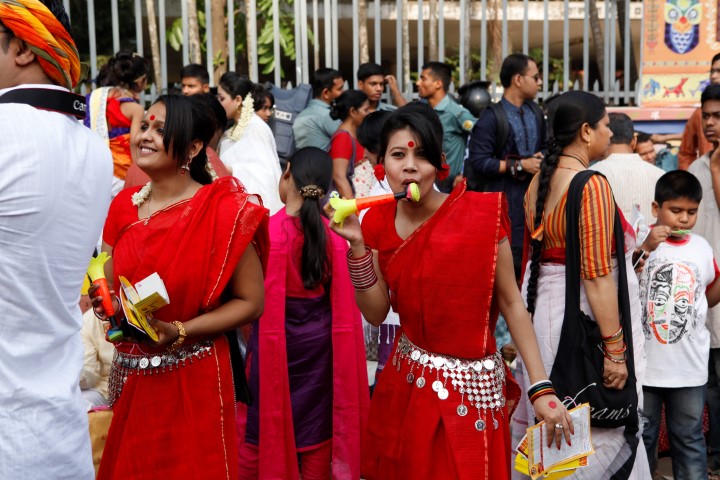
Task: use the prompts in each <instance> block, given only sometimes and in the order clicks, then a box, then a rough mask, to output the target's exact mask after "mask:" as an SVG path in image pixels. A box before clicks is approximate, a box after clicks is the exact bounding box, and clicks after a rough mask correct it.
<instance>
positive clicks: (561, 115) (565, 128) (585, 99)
mask: <svg viewBox="0 0 720 480" xmlns="http://www.w3.org/2000/svg"><path fill="white" fill-rule="evenodd" d="M555 104H556V105H557V106H556V111H555V115H554V117H553V122H552V123H553V125H552V131H553V137H552V138H551V139H550V140H549V142H548V154H547V155H546V156H545V159H544V161H543V162H542V165H541V166H540V177H539V180H538V191H537V199H536V200H535V218H534V222H533V231H535V230H537V229H538V227H540V224H541V223H542V221H543V216H544V213H545V200H546V199H547V197H548V195H549V194H550V180H551V179H552V176H553V174H554V173H555V170H556V169H557V165H558V159H559V157H560V154H561V153H562V152H563V149H565V148H566V147H567V146H569V145H570V144H572V143H573V142H574V141H575V139H576V138H577V137H578V134H579V133H580V129H581V128H582V126H583V125H584V124H586V123H587V124H589V125H590V126H591V127H592V128H595V126H596V125H597V123H598V122H599V121H600V120H602V119H603V117H604V116H605V104H604V103H603V101H602V100H601V99H600V98H598V97H596V96H595V95H593V94H591V93H587V92H579V91H571V92H566V93H563V94H562V95H560V97H558V99H557V100H556V101H555ZM530 247H531V249H532V250H531V251H532V256H531V261H530V279H529V281H528V288H527V305H528V311H529V312H530V313H531V314H532V313H535V301H536V300H537V285H538V278H539V277H540V254H541V253H542V240H535V239H531V240H530Z"/></svg>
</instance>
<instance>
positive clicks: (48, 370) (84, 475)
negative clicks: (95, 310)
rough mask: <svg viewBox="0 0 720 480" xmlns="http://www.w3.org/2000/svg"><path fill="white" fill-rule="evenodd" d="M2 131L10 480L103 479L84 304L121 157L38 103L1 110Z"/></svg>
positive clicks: (3, 339) (0, 415)
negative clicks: (83, 375) (89, 402)
mask: <svg viewBox="0 0 720 480" xmlns="http://www.w3.org/2000/svg"><path fill="white" fill-rule="evenodd" d="M26 86H30V85H26ZM33 86H36V87H42V88H53V87H51V86H48V85H33ZM55 88H58V87H55ZM5 92H7V90H0V95H2V94H3V93H5ZM0 132H2V136H0V171H1V172H2V174H0V478H7V479H16V478H17V479H20V478H23V479H24V478H48V479H50V478H52V479H54V480H57V479H74V480H76V479H92V478H94V469H93V465H92V458H91V453H90V441H89V436H88V423H87V414H86V412H85V409H84V408H83V402H82V399H81V396H80V386H79V383H78V382H79V377H80V370H81V368H82V364H83V346H82V341H81V339H80V327H81V325H82V317H81V314H80V308H79V306H78V301H79V298H80V287H81V285H82V281H83V275H84V272H85V270H86V268H87V265H88V261H89V259H90V256H91V255H92V252H93V247H94V245H95V241H96V240H97V238H98V235H99V234H100V230H101V228H102V225H103V222H104V220H105V215H106V214H107V209H108V206H109V204H110V185H111V182H112V176H113V163H112V157H111V155H110V150H109V149H108V147H107V146H106V145H105V144H104V143H103V141H102V140H101V139H100V138H99V137H98V136H97V135H96V134H95V133H93V132H92V131H90V130H89V129H87V128H85V127H84V126H83V125H82V124H81V123H79V122H78V121H77V120H75V118H73V117H70V116H66V115H62V114H59V113H52V112H46V111H41V110H37V109H35V108H33V107H30V106H27V105H21V104H0Z"/></svg>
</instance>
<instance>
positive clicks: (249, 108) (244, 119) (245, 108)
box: [230, 92, 255, 142]
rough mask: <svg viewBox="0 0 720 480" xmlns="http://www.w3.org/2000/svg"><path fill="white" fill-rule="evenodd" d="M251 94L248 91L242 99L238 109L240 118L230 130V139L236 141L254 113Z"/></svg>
mask: <svg viewBox="0 0 720 480" xmlns="http://www.w3.org/2000/svg"><path fill="white" fill-rule="evenodd" d="M254 103H255V102H254V101H253V98H252V95H251V94H250V93H249V92H248V94H247V95H245V98H244V99H243V101H242V110H241V111H240V118H239V119H238V121H237V123H236V124H235V126H234V127H233V129H232V132H230V139H231V140H233V141H235V142H237V141H238V140H240V137H242V135H243V133H245V129H246V128H247V126H248V125H249V124H250V120H252V116H253V115H254V114H255V107H254Z"/></svg>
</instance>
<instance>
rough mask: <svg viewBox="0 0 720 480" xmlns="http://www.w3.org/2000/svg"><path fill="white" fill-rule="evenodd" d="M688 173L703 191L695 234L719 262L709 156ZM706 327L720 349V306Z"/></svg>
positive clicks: (719, 229) (719, 225)
mask: <svg viewBox="0 0 720 480" xmlns="http://www.w3.org/2000/svg"><path fill="white" fill-rule="evenodd" d="M688 172H690V173H692V174H693V175H695V176H696V177H697V179H698V180H699V181H700V185H702V189H703V199H702V201H701V202H700V208H699V209H698V215H697V223H695V226H694V227H693V234H697V235H700V236H701V237H703V238H704V239H705V240H707V241H708V243H709V244H710V246H711V247H712V249H713V254H714V255H715V260H717V259H718V258H720V208H718V204H717V202H716V201H715V192H714V191H713V185H712V173H711V172H710V157H709V155H708V154H705V155H703V156H702V157H700V158H698V159H697V160H695V161H694V162H693V163H691V164H690V167H688ZM705 325H707V329H708V331H709V332H710V348H720V305H716V306H714V307H713V308H710V309H708V312H707V319H706V323H705Z"/></svg>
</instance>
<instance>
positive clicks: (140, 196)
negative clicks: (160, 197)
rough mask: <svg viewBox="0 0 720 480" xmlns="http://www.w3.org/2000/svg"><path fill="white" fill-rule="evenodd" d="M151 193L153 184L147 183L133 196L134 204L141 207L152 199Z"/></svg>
mask: <svg viewBox="0 0 720 480" xmlns="http://www.w3.org/2000/svg"><path fill="white" fill-rule="evenodd" d="M150 192H152V182H147V183H146V184H145V186H144V187H142V188H141V189H140V190H139V191H138V192H137V193H134V194H133V196H132V204H133V205H135V206H136V207H139V206H140V205H142V204H143V203H145V200H147V199H148V198H149V197H150Z"/></svg>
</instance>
